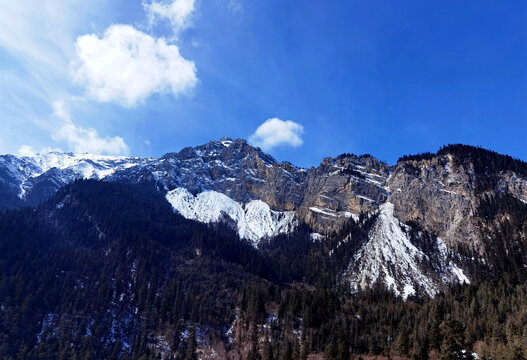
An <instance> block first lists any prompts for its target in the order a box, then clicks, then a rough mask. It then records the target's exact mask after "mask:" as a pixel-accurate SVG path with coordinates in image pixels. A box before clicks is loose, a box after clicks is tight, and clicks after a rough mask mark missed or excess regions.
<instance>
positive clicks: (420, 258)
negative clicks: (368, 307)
mask: <svg viewBox="0 0 527 360" xmlns="http://www.w3.org/2000/svg"><path fill="white" fill-rule="evenodd" d="M393 210H394V205H393V204H392V203H389V202H386V203H384V204H383V205H381V207H380V213H379V216H378V218H377V220H376V222H375V224H374V225H373V228H372V229H371V230H370V233H369V235H368V237H369V240H368V242H367V243H366V244H364V245H363V246H362V248H361V249H360V250H359V251H358V252H357V254H355V256H354V259H353V261H352V263H351V264H350V265H349V267H348V269H347V270H346V272H345V274H344V279H345V280H347V281H348V282H349V284H350V286H351V289H352V291H358V290H362V289H366V288H368V287H371V286H372V285H373V284H374V283H375V282H377V281H381V282H383V283H384V285H385V286H386V287H387V288H388V289H390V290H391V291H393V292H394V293H395V294H396V295H398V296H402V297H403V298H406V297H408V296H409V295H412V294H414V293H415V292H416V287H417V286H419V287H421V288H422V289H423V290H424V291H425V292H426V293H427V294H428V295H430V296H434V295H435V294H437V292H438V291H439V289H440V286H441V284H442V283H449V282H454V281H458V282H469V281H468V278H467V277H466V276H465V275H464V274H463V271H462V270H461V269H460V268H458V267H457V266H456V265H455V264H453V263H452V262H451V261H448V259H447V256H448V254H447V253H446V248H445V247H444V244H442V243H441V239H438V244H437V245H438V246H437V247H438V248H439V250H440V251H439V254H438V257H439V259H440V260H439V263H438V264H435V265H436V271H434V272H433V273H430V270H428V269H426V268H425V266H423V263H424V262H425V261H426V260H429V257H428V256H427V255H426V254H425V253H423V252H422V251H421V250H420V249H418V248H417V247H416V246H415V245H413V244H412V243H411V242H410V239H409V235H408V234H407V230H408V229H409V228H408V227H407V226H406V225H404V224H402V223H401V222H400V221H399V220H398V219H397V218H395V216H394V215H393Z"/></svg>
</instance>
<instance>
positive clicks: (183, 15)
mask: <svg viewBox="0 0 527 360" xmlns="http://www.w3.org/2000/svg"><path fill="white" fill-rule="evenodd" d="M143 6H144V8H145V10H146V12H147V15H148V19H149V21H150V24H153V23H154V22H155V21H156V19H167V20H168V21H169V22H170V24H171V25H172V28H173V29H174V32H176V33H177V32H178V31H180V30H182V29H184V28H186V27H187V26H189V15H190V14H191V13H192V12H193V11H194V0H175V1H173V2H158V1H152V2H150V3H146V2H144V3H143Z"/></svg>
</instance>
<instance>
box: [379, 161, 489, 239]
mask: <svg viewBox="0 0 527 360" xmlns="http://www.w3.org/2000/svg"><path fill="white" fill-rule="evenodd" d="M452 160H453V159H452V156H450V155H445V156H438V157H434V158H433V159H431V160H420V161H415V160H414V161H405V162H400V163H399V164H397V166H396V167H395V168H394V172H393V174H392V176H391V177H390V179H389V180H388V182H387V185H388V188H389V189H390V191H391V195H390V201H391V202H392V203H393V204H395V216H396V217H397V218H399V219H401V220H402V221H403V222H407V221H410V220H413V221H416V222H418V223H419V224H421V226H423V228H424V229H426V230H428V231H430V232H431V233H434V234H437V235H438V236H440V237H442V238H443V239H444V240H445V242H446V243H447V245H450V244H453V243H455V242H462V243H468V244H472V245H473V246H474V247H476V248H479V247H480V246H481V244H480V243H479V238H478V234H477V231H476V229H475V228H474V221H473V216H474V210H475V209H476V208H477V199H476V195H475V188H474V182H475V178H474V171H473V169H472V168H471V167H464V166H463V165H456V164H455V163H454V161H452Z"/></svg>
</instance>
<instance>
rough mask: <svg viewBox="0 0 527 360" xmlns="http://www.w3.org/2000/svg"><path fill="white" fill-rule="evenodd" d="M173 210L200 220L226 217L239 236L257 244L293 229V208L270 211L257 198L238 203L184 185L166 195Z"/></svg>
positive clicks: (220, 194) (222, 195) (217, 219)
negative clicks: (192, 191)
mask: <svg viewBox="0 0 527 360" xmlns="http://www.w3.org/2000/svg"><path fill="white" fill-rule="evenodd" d="M166 199H167V201H168V202H169V203H170V204H171V205H172V207H173V208H174V210H175V211H177V212H179V213H180V214H181V215H182V216H183V217H185V218H187V219H192V220H197V221H200V222H203V223H215V222H220V221H222V220H223V219H225V217H228V218H229V219H231V220H232V221H233V222H234V223H235V224H236V230H237V231H238V235H239V236H240V238H244V239H247V240H250V241H251V242H252V244H253V245H254V246H257V245H258V243H259V242H260V240H262V239H264V238H271V237H273V236H276V235H278V234H281V233H288V232H290V231H292V230H293V228H294V227H295V224H296V220H295V218H294V215H295V213H294V211H274V210H271V208H270V207H269V205H267V204H266V203H264V202H263V201H261V200H253V201H251V202H248V203H247V204H244V205H242V204H240V203H238V202H236V201H234V200H233V199H231V198H230V197H228V196H227V195H224V194H222V193H219V192H216V191H204V192H202V193H199V194H198V195H196V196H194V195H193V194H192V193H190V192H189V191H188V190H186V189H185V188H176V189H174V190H172V191H169V192H168V193H167V195H166Z"/></svg>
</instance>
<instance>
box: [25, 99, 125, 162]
mask: <svg viewBox="0 0 527 360" xmlns="http://www.w3.org/2000/svg"><path fill="white" fill-rule="evenodd" d="M53 115H54V116H55V117H56V118H57V119H58V120H59V124H58V126H57V127H56V129H55V130H54V132H53V133H52V135H51V138H52V139H53V140H55V141H65V142H66V143H67V144H68V146H69V147H70V148H72V149H73V152H75V153H84V152H87V153H90V154H111V155H118V154H127V153H128V146H127V145H126V143H125V142H124V140H123V138H122V137H120V136H115V137H104V138H103V137H100V136H99V134H98V133H97V131H96V130H95V129H91V128H90V129H85V128H82V127H80V126H77V125H75V124H74V123H73V122H72V121H71V115H70V113H69V111H68V109H67V107H66V106H65V104H64V102H63V101H57V102H55V103H54V104H53ZM21 150H22V151H32V149H29V148H25V149H22V148H21ZM19 152H20V151H19Z"/></svg>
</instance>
